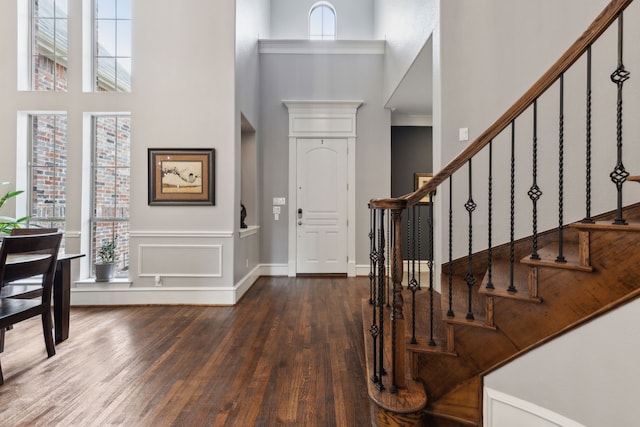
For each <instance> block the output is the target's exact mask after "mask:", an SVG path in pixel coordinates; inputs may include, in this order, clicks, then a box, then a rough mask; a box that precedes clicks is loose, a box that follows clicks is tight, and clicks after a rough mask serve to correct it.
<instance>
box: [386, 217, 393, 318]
mask: <svg viewBox="0 0 640 427" xmlns="http://www.w3.org/2000/svg"><path fill="white" fill-rule="evenodd" d="M391 243H392V240H391V214H389V215H388V216H387V254H388V256H387V259H388V261H387V262H388V264H387V269H386V274H387V281H386V284H387V308H391V290H392V289H391V286H390V285H389V282H390V281H391ZM391 283H393V282H391Z"/></svg>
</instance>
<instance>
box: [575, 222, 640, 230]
mask: <svg viewBox="0 0 640 427" xmlns="http://www.w3.org/2000/svg"><path fill="white" fill-rule="evenodd" d="M569 227H571V228H577V229H578V230H588V231H621V232H627V231H628V232H639V231H640V221H633V220H627V224H614V223H613V222H612V221H594V222H593V223H585V222H576V223H573V224H570V225H569Z"/></svg>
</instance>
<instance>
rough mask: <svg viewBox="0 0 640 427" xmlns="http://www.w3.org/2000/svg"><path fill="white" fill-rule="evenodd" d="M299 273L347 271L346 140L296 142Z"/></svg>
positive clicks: (297, 260)
mask: <svg viewBox="0 0 640 427" xmlns="http://www.w3.org/2000/svg"><path fill="white" fill-rule="evenodd" d="M296 191H297V195H296V196H297V207H296V217H295V218H294V219H295V221H296V229H297V245H296V246H297V257H296V265H297V267H296V271H297V273H346V272H347V243H348V242H347V140H346V139H298V140H297V180H296Z"/></svg>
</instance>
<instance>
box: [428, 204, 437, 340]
mask: <svg viewBox="0 0 640 427" xmlns="http://www.w3.org/2000/svg"><path fill="white" fill-rule="evenodd" d="M434 197H435V193H434V192H431V193H429V201H430V203H429V217H428V218H427V221H428V226H429V261H428V265H429V345H430V346H435V345H436V341H435V340H434V339H433V323H434V315H433V222H434V220H433V204H434V203H435V200H434Z"/></svg>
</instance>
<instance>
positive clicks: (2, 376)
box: [0, 366, 4, 385]
mask: <svg viewBox="0 0 640 427" xmlns="http://www.w3.org/2000/svg"><path fill="white" fill-rule="evenodd" d="M2 384H4V375H2V366H0V385H2Z"/></svg>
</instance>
